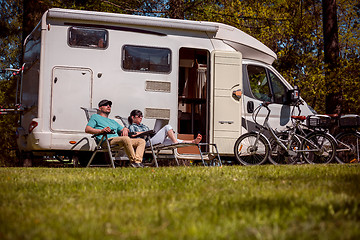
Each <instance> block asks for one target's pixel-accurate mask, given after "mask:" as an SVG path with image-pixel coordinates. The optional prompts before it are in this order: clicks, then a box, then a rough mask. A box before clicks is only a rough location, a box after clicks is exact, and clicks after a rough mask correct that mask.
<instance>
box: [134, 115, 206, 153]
mask: <svg viewBox="0 0 360 240" xmlns="http://www.w3.org/2000/svg"><path fill="white" fill-rule="evenodd" d="M142 118H143V115H142V112H141V111H140V110H132V111H131V113H130V116H129V117H128V121H129V124H130V126H129V131H130V132H134V133H136V135H138V134H141V133H142V132H145V131H149V130H150V129H149V128H148V127H147V126H146V125H144V124H142V123H141V121H142ZM136 135H133V136H134V137H136ZM201 139H202V136H201V134H198V135H197V137H196V138H195V139H194V140H180V139H177V138H176V137H175V133H174V131H173V128H172V127H171V126H170V125H166V126H165V127H163V128H161V129H160V130H159V131H158V132H157V133H156V134H155V135H154V136H153V137H152V138H151V139H150V141H151V144H152V145H155V144H159V143H160V144H164V145H169V144H172V143H196V144H198V143H199V142H200V141H201ZM146 146H149V143H146Z"/></svg>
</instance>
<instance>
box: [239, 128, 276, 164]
mask: <svg viewBox="0 0 360 240" xmlns="http://www.w3.org/2000/svg"><path fill="white" fill-rule="evenodd" d="M269 152H270V146H269V144H268V141H267V140H266V139H265V138H264V137H263V136H261V135H258V134H257V133H245V134H243V135H241V136H240V137H239V138H238V139H237V140H236V142H235V146H234V153H235V157H236V159H237V160H238V161H239V162H240V163H241V164H243V165H260V164H262V163H264V162H265V161H266V159H267V158H268V156H269Z"/></svg>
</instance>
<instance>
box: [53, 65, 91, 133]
mask: <svg viewBox="0 0 360 240" xmlns="http://www.w3.org/2000/svg"><path fill="white" fill-rule="evenodd" d="M91 89H92V71H91V69H87V68H70V67H55V68H53V77H52V92H51V97H52V99H51V119H50V121H51V129H52V130H53V131H70V132H83V131H84V129H85V126H86V123H87V119H86V115H85V113H84V111H83V110H82V109H81V108H80V107H86V108H88V107H90V106H91V92H92V91H91Z"/></svg>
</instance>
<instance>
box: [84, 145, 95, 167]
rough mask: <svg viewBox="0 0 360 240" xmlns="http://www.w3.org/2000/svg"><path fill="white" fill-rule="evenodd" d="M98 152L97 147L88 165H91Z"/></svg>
mask: <svg viewBox="0 0 360 240" xmlns="http://www.w3.org/2000/svg"><path fill="white" fill-rule="evenodd" d="M96 153H97V149H96V150H95V151H94V153H93V154H92V155H91V158H90V161H89V162H88V164H87V165H86V167H90V165H91V163H92V161H93V160H94V158H95V155H96Z"/></svg>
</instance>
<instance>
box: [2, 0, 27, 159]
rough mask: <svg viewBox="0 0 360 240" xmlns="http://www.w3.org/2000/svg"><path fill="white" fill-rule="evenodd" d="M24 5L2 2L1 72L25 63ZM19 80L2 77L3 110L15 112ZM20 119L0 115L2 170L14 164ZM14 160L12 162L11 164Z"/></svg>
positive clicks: (14, 1) (15, 2)
mask: <svg viewBox="0 0 360 240" xmlns="http://www.w3.org/2000/svg"><path fill="white" fill-rule="evenodd" d="M20 3H21V1H18V0H9V1H1V8H0V19H1V21H0V26H1V27H0V60H1V61H0V69H5V68H13V69H18V68H20V66H21V65H20V62H21V47H20V46H21V25H22V10H21V8H20V7H19V4H20ZM18 80H19V76H13V72H9V71H7V72H4V73H0V108H14V103H15V101H16V92H15V89H16V84H17V82H18ZM17 121H18V116H17V115H0V131H1V134H0V143H1V146H0V150H1V154H0V166H3V165H6V164H7V165H9V164H14V162H15V161H16V160H15V156H16V153H15V148H16V137H15V129H14V128H16V126H17ZM9 159H10V161H9Z"/></svg>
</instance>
